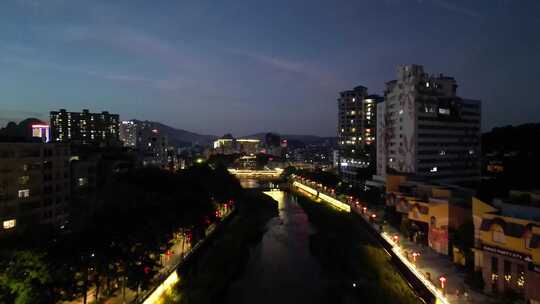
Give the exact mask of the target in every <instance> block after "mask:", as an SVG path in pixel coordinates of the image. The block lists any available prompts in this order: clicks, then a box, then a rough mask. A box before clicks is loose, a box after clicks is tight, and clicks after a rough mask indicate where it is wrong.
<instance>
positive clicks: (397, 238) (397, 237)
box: [393, 234, 399, 245]
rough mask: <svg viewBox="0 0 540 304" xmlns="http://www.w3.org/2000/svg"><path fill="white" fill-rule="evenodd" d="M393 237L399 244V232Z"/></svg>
mask: <svg viewBox="0 0 540 304" xmlns="http://www.w3.org/2000/svg"><path fill="white" fill-rule="evenodd" d="M393 239H394V243H396V245H399V236H398V235H397V234H396V235H394V237H393Z"/></svg>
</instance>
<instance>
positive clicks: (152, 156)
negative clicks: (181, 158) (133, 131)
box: [136, 121, 169, 167]
mask: <svg viewBox="0 0 540 304" xmlns="http://www.w3.org/2000/svg"><path fill="white" fill-rule="evenodd" d="M136 148H137V150H138V152H139V158H140V161H141V162H142V164H143V166H147V165H152V166H158V167H163V166H166V165H167V159H168V151H169V141H168V137H167V136H166V135H165V134H162V133H161V132H160V130H159V129H158V128H157V127H156V126H154V125H153V124H152V123H151V122H147V121H143V122H141V121H138V122H137V144H136Z"/></svg>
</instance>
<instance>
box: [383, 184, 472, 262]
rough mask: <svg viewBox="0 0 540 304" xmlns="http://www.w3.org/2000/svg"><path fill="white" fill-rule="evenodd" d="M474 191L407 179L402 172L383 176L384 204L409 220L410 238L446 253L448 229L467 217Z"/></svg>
mask: <svg viewBox="0 0 540 304" xmlns="http://www.w3.org/2000/svg"><path fill="white" fill-rule="evenodd" d="M473 195H474V191H472V190H468V189H464V188H460V187H456V186H438V185H431V184H426V183H422V182H415V181H408V180H407V178H406V177H404V176H390V175H389V176H388V177H387V193H386V205H387V206H388V207H393V208H395V210H396V211H397V212H398V214H401V216H402V220H403V219H408V220H409V221H410V223H411V225H410V231H409V232H410V234H411V235H412V239H413V240H414V241H415V242H417V243H421V244H425V245H427V246H429V247H430V248H431V249H433V250H434V251H436V252H438V253H440V254H444V255H449V254H450V252H451V250H452V248H450V247H449V244H450V243H451V240H450V238H449V229H457V228H458V227H459V226H461V225H462V224H464V223H466V222H467V221H470V220H471V201H472V198H473Z"/></svg>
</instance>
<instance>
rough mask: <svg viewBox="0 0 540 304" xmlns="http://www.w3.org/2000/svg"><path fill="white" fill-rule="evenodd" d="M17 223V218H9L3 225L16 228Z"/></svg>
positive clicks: (5, 227)
mask: <svg viewBox="0 0 540 304" xmlns="http://www.w3.org/2000/svg"><path fill="white" fill-rule="evenodd" d="M16 224H17V221H16V220H14V219H13V220H7V221H4V223H3V225H2V227H4V229H13V228H15V225H16Z"/></svg>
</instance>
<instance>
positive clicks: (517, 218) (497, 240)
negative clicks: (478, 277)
mask: <svg viewBox="0 0 540 304" xmlns="http://www.w3.org/2000/svg"><path fill="white" fill-rule="evenodd" d="M524 197H528V200H527V202H526V203H524V202H523V198H524ZM518 198H520V199H518ZM517 201H519V203H517ZM473 221H474V238H475V249H474V253H475V268H476V270H478V271H481V272H482V277H483V279H484V289H485V291H486V292H489V293H494V294H497V293H504V292H506V291H509V290H512V291H515V292H517V293H519V294H521V295H523V297H524V298H525V300H526V301H527V303H536V304H538V303H540V288H538V287H539V286H540V194H539V193H523V192H521V193H518V192H513V191H512V192H511V194H510V197H509V198H508V199H507V200H494V201H493V202H492V203H490V204H488V203H485V202H483V201H481V200H479V199H474V201H473Z"/></svg>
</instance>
